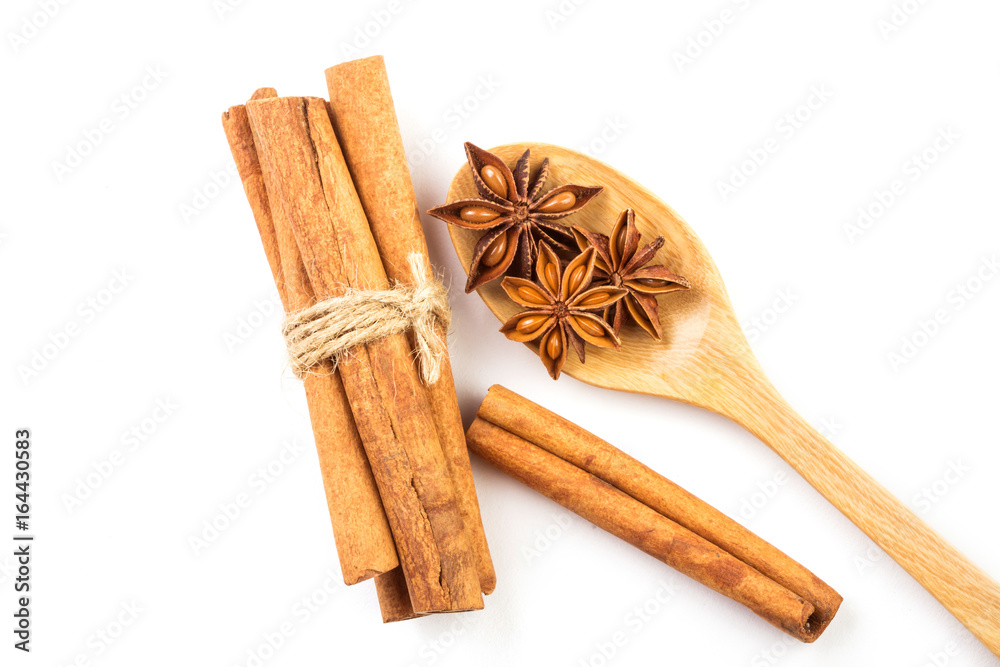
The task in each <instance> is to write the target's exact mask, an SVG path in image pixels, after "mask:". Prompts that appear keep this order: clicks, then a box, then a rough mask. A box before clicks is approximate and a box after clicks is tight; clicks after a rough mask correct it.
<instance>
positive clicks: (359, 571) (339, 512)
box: [222, 89, 399, 585]
mask: <svg viewBox="0 0 1000 667" xmlns="http://www.w3.org/2000/svg"><path fill="white" fill-rule="evenodd" d="M275 96H276V92H275V91H274V89H261V90H259V91H257V92H256V93H254V96H253V98H251V99H265V98H268V97H275ZM222 124H223V127H224V129H225V131H226V137H227V139H228V140H229V147H230V149H231V151H232V153H233V159H234V160H235V161H236V168H237V171H238V172H239V174H240V178H241V180H242V181H243V188H244V190H245V191H246V195H247V199H248V200H249V202H250V208H251V209H252V211H253V216H254V220H255V221H256V223H257V228H258V230H259V232H260V238H261V242H262V243H263V246H264V252H265V254H266V255H267V261H268V264H269V265H270V267H271V273H272V274H273V276H274V284H275V287H277V289H278V294H279V296H280V298H281V302H282V304H283V306H284V309H285V312H286V313H287V312H293V311H295V310H298V309H300V308H304V307H306V306H308V305H310V304H312V302H313V297H312V289H311V288H310V286H309V281H308V278H307V277H306V275H305V267H303V266H302V259H301V258H300V256H299V252H298V248H297V247H296V246H294V245H292V246H291V247H288V244H287V243H286V244H285V245H286V247H285V255H286V256H284V257H283V256H282V254H281V253H280V252H279V243H278V237H277V234H276V233H275V226H274V221H273V219H272V210H271V206H270V204H269V202H268V198H267V192H266V189H265V185H264V176H263V174H262V172H261V165H260V162H259V161H258V159H257V152H256V149H255V148H254V143H253V136H252V133H251V129H250V122H249V119H248V118H247V113H246V109H245V107H243V106H242V105H241V106H234V107H232V108H230V109H229V111H227V112H226V113H224V114H223V116H222ZM273 214H274V215H279V216H280V215H284V214H283V212H282V211H280V210H277V211H275V212H274V213H273ZM283 260H284V264H285V265H287V266H288V267H289V270H288V272H287V273H286V271H285V270H284V269H283ZM316 370H317V372H316V373H315V374H309V375H307V376H305V377H304V378H303V382H304V384H305V392H306V402H307V403H308V406H309V417H310V420H311V421H312V427H313V438H314V440H315V442H316V450H317V453H318V454H319V464H320V472H321V474H322V476H323V487H324V490H325V492H326V501H327V507H328V508H329V510H330V520H331V523H332V524H333V535H334V541H335V542H336V545H337V557H338V559H339V560H340V570H341V574H342V575H343V577H344V583H346V584H348V585H352V584H356V583H358V582H360V581H364V580H366V579H369V578H371V577H373V576H376V575H380V574H382V573H383V572H388V571H390V570H392V569H393V568H397V569H398V566H399V560H398V558H397V557H396V545H395V543H394V542H393V539H392V533H391V532H390V530H389V523H388V521H387V520H386V516H385V510H384V509H383V508H382V500H381V499H380V498H379V493H378V489H377V487H376V486H375V479H374V477H373V476H372V471H371V467H370V466H369V465H368V458H367V456H366V454H365V451H364V448H363V447H362V444H361V438H360V437H359V436H358V432H357V429H356V428H355V425H354V418H353V416H352V415H351V410H350V406H349V405H348V402H347V395H346V394H345V393H344V387H343V384H342V383H341V379H340V375H339V374H338V373H335V372H333V368H332V366H331V365H330V364H329V363H328V362H325V363H324V364H321V366H320V367H319V368H317V369H316Z"/></svg>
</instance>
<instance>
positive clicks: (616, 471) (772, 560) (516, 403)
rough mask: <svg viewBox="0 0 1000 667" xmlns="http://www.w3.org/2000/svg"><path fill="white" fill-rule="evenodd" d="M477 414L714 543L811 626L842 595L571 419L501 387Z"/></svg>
mask: <svg viewBox="0 0 1000 667" xmlns="http://www.w3.org/2000/svg"><path fill="white" fill-rule="evenodd" d="M478 414H479V416H480V417H481V418H483V419H485V420H486V421H489V422H491V423H493V424H496V425H498V426H500V427H501V428H503V429H505V430H507V431H510V432H511V433H514V434H516V435H518V436H519V437H521V438H523V439H524V440H527V441H529V442H531V443H534V444H535V445H537V446H539V447H541V448H543V449H545V450H546V451H548V452H550V453H551V454H554V455H556V456H558V457H559V458H561V459H563V460H565V461H567V462H569V463H572V464H573V465H575V466H577V467H579V468H582V469H583V470H586V471H587V472H589V473H590V474H592V475H594V476H595V477H598V478H600V479H602V480H604V481H605V482H607V483H608V484H611V485H612V486H615V487H617V488H618V489H620V490H621V491H623V492H625V493H627V494H629V495H630V496H632V497H633V498H635V499H636V500H638V501H639V502H641V503H643V504H645V505H647V506H648V507H650V508H652V509H654V510H656V511H657V512H659V513H660V514H662V515H663V516H665V517H667V518H669V519H671V520H673V521H675V522H677V523H678V524H680V525H682V526H684V527H685V528H687V529H688V530H690V531H691V532H693V533H695V534H697V535H699V536H701V537H703V538H704V539H706V540H708V541H709V542H711V543H713V544H715V545H716V546H718V547H719V548H720V549H723V550H725V551H727V552H729V553H730V554H732V555H733V556H735V557H736V558H739V559H740V560H742V561H743V562H744V563H746V564H748V565H750V566H751V567H753V568H754V569H756V570H758V571H759V572H761V573H762V574H764V575H766V576H768V577H770V578H771V579H773V580H774V581H776V582H778V583H779V584H781V585H782V586H784V587H785V588H787V589H788V590H790V591H792V592H794V593H796V594H797V595H799V596H801V597H803V598H804V599H806V600H808V601H809V602H810V603H812V605H813V606H814V607H815V608H816V611H815V614H814V617H813V624H814V625H817V626H819V629H818V630H817V631H816V635H817V636H818V635H819V633H820V632H822V628H824V627H826V625H827V624H828V623H829V622H830V621H831V620H832V619H833V616H834V615H835V614H836V613H837V609H838V608H839V607H840V603H841V602H842V601H843V598H842V597H841V596H840V594H838V593H837V592H836V591H835V590H833V588H831V587H830V586H829V585H827V584H826V583H825V582H823V581H822V580H821V579H820V578H819V577H817V576H816V575H814V574H813V573H812V572H810V571H809V570H807V569H806V568H804V567H803V566H802V565H800V564H799V563H798V562H796V561H794V560H792V559H791V558H789V557H788V556H787V555H785V554H784V553H783V552H781V551H780V550H779V549H777V548H776V547H774V546H773V545H771V544H769V543H768V542H766V541H765V540H763V539H761V538H760V537H758V536H757V535H756V534H754V533H752V532H750V531H749V530H747V529H746V528H744V527H743V526H741V525H740V524H739V523H737V522H736V521H734V520H732V519H730V518H729V517H728V516H726V515H725V514H723V513H722V512H720V511H719V510H717V509H715V508H714V507H712V506H711V505H709V504H708V503H706V502H704V501H702V500H700V499H699V498H697V497H696V496H694V495H692V494H691V493H689V492H687V491H685V490H684V489H682V488H681V487H679V486H677V485H676V484H674V483H673V482H671V481H670V480H669V479H667V478H666V477H663V476H662V475H660V474H659V473H657V472H656V471H654V470H652V469H651V468H649V467H647V466H645V465H643V464H642V463H640V462H639V461H637V460H636V459H634V458H632V457H631V456H629V455H628V454H626V453H625V452H623V451H621V450H619V449H617V448H615V447H613V446H612V445H610V444H608V443H607V442H605V441H604V440H601V439H600V438H598V437H597V436H595V435H594V434H592V433H590V432H588V431H586V430H585V429H583V428H581V427H579V426H577V425H576V424H574V423H573V422H571V421H569V420H567V419H564V418H563V417H560V416H559V415H557V414H555V413H554V412H552V411H550V410H546V409H545V408H543V407H542V406H540V405H537V404H535V403H533V402H531V401H529V400H528V399H526V398H524V397H522V396H519V395H518V394H515V393H514V392H512V391H511V390H509V389H507V388H505V387H502V386H500V385H493V386H492V387H490V389H489V392H488V393H487V395H486V398H485V399H484V400H483V403H482V405H481V406H480V407H479V412H478Z"/></svg>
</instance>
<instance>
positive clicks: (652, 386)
mask: <svg viewBox="0 0 1000 667" xmlns="http://www.w3.org/2000/svg"><path fill="white" fill-rule="evenodd" d="M526 148H530V149H531V168H532V173H534V169H535V168H536V167H537V166H538V164H539V163H540V162H541V160H542V159H543V158H546V157H547V158H549V176H548V180H547V182H546V185H545V189H546V190H548V189H550V188H552V187H555V186H558V185H564V184H567V183H576V184H579V185H603V186H604V192H603V193H601V195H600V196H598V197H597V198H595V199H594V200H593V201H592V202H591V203H589V204H588V205H587V206H586V207H584V208H583V209H582V210H581V211H579V212H578V213H575V214H573V216H572V217H571V218H568V219H567V220H565V221H569V222H571V224H574V225H580V226H582V227H585V228H587V229H591V230H594V231H600V232H603V233H605V234H607V233H609V232H610V230H611V227H612V225H613V224H614V221H615V220H616V219H617V217H618V214H619V213H620V212H621V211H622V210H623V209H625V208H632V209H635V211H636V217H637V223H638V225H639V229H640V231H641V232H642V233H643V235H644V238H646V239H652V238H654V237H655V236H657V235H662V236H663V237H664V238H665V239H666V244H665V245H664V249H663V250H661V251H660V253H659V255H658V261H657V262H656V263H662V264H665V265H666V266H667V268H668V269H670V270H671V271H674V272H675V273H679V274H680V275H682V276H684V277H686V278H687V279H688V280H690V281H691V284H692V287H691V289H690V290H686V291H679V292H672V293H669V294H666V295H663V296H662V297H660V299H659V301H660V304H661V305H660V309H659V310H660V322H661V324H662V327H663V339H662V340H661V341H654V340H653V339H652V338H650V337H649V336H648V335H646V334H645V333H644V332H642V331H640V330H639V329H638V328H637V327H626V329H623V330H622V336H621V338H622V349H621V351H618V352H616V351H614V350H605V349H600V348H595V347H592V346H588V349H587V362H586V364H581V363H579V361H578V360H577V359H576V357H575V355H573V354H570V355H569V358H568V359H567V361H566V365H565V367H564V368H563V372H564V373H567V374H569V375H571V376H573V377H575V378H576V379H578V380H582V381H583V382H587V383H589V384H592V385H595V386H598V387H606V388H608V389H621V390H624V391H630V392H636V393H640V394H651V395H655V396H663V397H664V398H671V399H674V400H677V401H683V402H684V403H690V404H692V405H697V406H700V407H702V408H706V409H708V410H711V411H713V412H717V413H719V414H721V415H723V416H725V417H728V418H730V419H732V420H733V421H735V422H736V423H738V424H740V425H742V426H743V427H744V428H746V429H747V430H748V431H750V432H751V433H753V434H754V435H756V436H757V437H758V438H760V439H761V440H762V441H763V442H764V443H765V444H767V445H768V446H769V447H771V449H773V450H774V451H775V452H777V454H778V455H779V456H781V458H783V459H784V460H785V461H786V462H788V464H789V465H790V466H792V468H794V469H795V470H796V471H798V473H799V474H800V475H802V477H804V478H805V480H806V481H807V482H809V483H810V484H811V485H812V486H813V487H814V488H815V489H816V490H817V491H819V492H820V493H821V494H823V496H824V497H825V498H826V499H827V500H829V501H830V502H831V503H833V505H834V506H835V507H836V508H837V509H839V510H840V511H841V512H843V513H844V515H845V516H846V517H847V518H849V519H850V520H851V521H853V522H854V524H855V525H856V526H858V528H860V529H861V530H862V531H864V532H865V534H866V535H868V537H870V538H871V539H872V540H874V541H875V543H876V544H878V545H879V546H880V547H881V548H882V549H883V550H885V552H886V553H887V554H889V555H890V556H891V557H892V558H893V559H894V560H895V561H896V562H897V563H899V564H900V566H902V567H903V569H905V570H906V571H907V572H909V573H910V574H911V575H912V576H913V578H914V579H916V580H917V582H918V583H919V584H920V585H921V586H923V587H924V588H925V589H927V590H928V591H929V592H930V593H931V594H932V595H933V596H934V597H935V598H937V600H938V601H939V602H940V603H941V604H943V605H944V606H945V608H947V609H948V611H950V612H951V613H952V614H953V615H954V616H955V618H957V619H958V620H959V621H960V622H961V623H962V624H963V625H965V627H967V628H968V629H969V630H970V631H971V632H972V634H974V635H975V636H976V637H977V638H979V640H980V641H982V642H983V644H985V645H986V646H987V648H989V650H990V651H992V652H993V654H994V655H997V656H998V657H1000V586H998V585H997V583H996V582H995V581H994V580H993V579H992V578H990V576H989V575H987V574H986V573H985V572H984V571H983V570H981V569H979V568H978V567H977V566H976V565H975V564H973V563H972V562H970V561H969V560H968V559H966V558H965V556H963V555H962V554H961V553H960V552H959V551H958V550H956V549H955V548H954V547H953V546H951V545H950V544H948V542H946V541H945V540H944V539H942V538H941V537H940V536H939V535H938V534H937V533H936V532H934V530H932V529H931V528H930V527H929V526H927V525H926V524H925V523H924V522H923V521H921V520H920V519H919V518H917V516H916V515H915V514H914V513H913V512H912V511H910V510H909V509H908V508H907V507H906V506H904V505H903V504H902V503H901V502H900V501H899V500H897V499H896V498H895V497H893V496H892V494H890V493H889V492H888V491H886V490H885V489H884V488H883V487H882V486H881V485H879V484H878V482H876V481H875V480H874V479H872V478H871V477H870V476H869V475H868V474H867V473H866V472H865V471H864V470H862V469H861V468H860V467H858V465H857V464H855V463H854V462H853V461H851V460H850V459H849V458H847V456H845V455H844V454H843V452H841V451H840V450H838V449H837V448H836V447H834V446H833V445H832V444H831V443H830V442H829V441H828V440H826V439H825V438H824V437H823V436H822V435H820V434H819V432H818V431H816V429H814V428H813V427H812V426H810V425H809V424H808V423H807V422H806V421H805V420H804V419H802V417H800V416H799V415H798V414H797V413H796V412H795V411H794V410H793V409H792V408H791V407H790V406H789V405H788V403H787V402H785V400H784V399H783V398H782V397H781V396H780V395H779V394H778V392H777V390H775V388H774V387H773V386H772V385H771V383H770V382H769V381H768V379H767V377H766V376H765V375H764V372H763V370H762V369H761V367H760V365H759V363H758V361H757V359H756V357H754V355H753V352H752V351H751V350H750V346H749V344H748V343H747V340H746V338H745V337H744V335H743V331H742V329H741V328H740V324H739V322H738V321H737V319H736V315H735V314H734V312H733V308H732V305H730V303H729V296H728V294H727V293H726V288H725V285H723V283H722V279H721V278H720V276H719V272H718V269H716V267H715V264H714V263H713V262H712V258H711V257H709V255H708V252H707V251H706V250H705V247H704V246H703V245H702V243H701V241H700V240H699V239H698V237H697V236H695V234H694V232H693V231H691V228H690V227H688V225H687V224H686V223H685V222H684V221H683V220H682V219H681V217H680V216H679V215H677V213H675V212H674V210H673V209H671V208H670V207H669V206H667V205H666V204H665V203H663V202H662V201H661V200H660V199H658V198H657V197H656V196H655V195H653V193H651V192H650V191H649V190H647V189H646V188H644V187H642V186H641V185H639V184H638V183H636V182H635V181H633V180H632V179H630V178H628V177H627V176H625V175H624V174H622V173H620V172H619V171H617V170H615V169H612V168H611V167H609V166H607V165H605V164H603V163H601V162H598V161H597V160H594V159H593V158H590V157H588V156H586V155H583V154H581V153H577V152H575V151H571V150H567V149H565V148H560V147H559V146H553V145H550V144H538V143H528V144H516V145H514V144H511V145H506V146H500V147H498V148H494V149H491V152H492V153H495V154H497V155H498V156H500V157H501V158H502V159H503V160H504V161H505V162H507V164H513V163H514V161H515V160H516V159H517V158H518V157H519V156H520V155H521V153H523V152H524V150H525V149H526ZM469 197H478V194H477V193H476V189H475V186H474V185H473V182H472V175H471V170H470V169H469V168H468V167H463V168H462V169H461V170H460V171H459V172H458V174H457V175H456V176H455V179H454V180H453V181H452V183H451V188H450V189H449V191H448V201H449V202H452V201H455V200H457V199H464V198H469ZM565 221H564V222H565ZM448 229H449V233H450V234H451V239H452V243H454V245H455V249H456V250H457V251H458V256H459V258H460V259H461V261H462V265H463V266H465V267H468V266H469V264H470V261H471V258H472V251H473V247H474V246H475V242H476V240H477V239H478V237H479V236H480V233H479V232H476V231H470V230H466V229H461V228H458V227H455V226H453V225H449V227H448ZM479 295H480V296H481V297H482V298H483V301H485V302H486V305H487V306H488V307H489V309H490V310H492V311H493V314H494V315H496V316H497V317H498V318H499V319H500V320H501V321H502V322H503V321H506V320H507V319H508V318H509V317H510V316H511V315H513V314H514V313H516V312H518V311H519V310H521V307H520V306H518V305H517V304H515V303H513V302H512V301H511V300H510V299H509V298H508V297H507V295H506V294H505V293H504V292H503V290H502V289H501V288H500V281H499V280H495V281H493V282H491V283H488V284H487V285H485V286H483V287H481V288H480V289H479ZM536 351H537V350H536Z"/></svg>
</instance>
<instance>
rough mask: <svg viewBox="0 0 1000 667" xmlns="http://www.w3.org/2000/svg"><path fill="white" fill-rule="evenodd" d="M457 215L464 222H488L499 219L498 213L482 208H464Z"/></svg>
mask: <svg viewBox="0 0 1000 667" xmlns="http://www.w3.org/2000/svg"><path fill="white" fill-rule="evenodd" d="M458 215H459V217H460V218H462V220H465V221H466V222H489V221H490V220H496V219H497V218H499V217H500V214H499V213H497V212H496V211H494V210H493V209H490V208H486V207H484V206H466V207H465V208H463V209H462V210H461V211H459V213H458Z"/></svg>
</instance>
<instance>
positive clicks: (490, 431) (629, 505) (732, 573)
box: [466, 417, 818, 642]
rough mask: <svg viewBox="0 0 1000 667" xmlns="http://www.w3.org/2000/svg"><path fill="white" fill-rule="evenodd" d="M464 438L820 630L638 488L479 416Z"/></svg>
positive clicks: (655, 547) (746, 597)
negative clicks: (642, 498)
mask: <svg viewBox="0 0 1000 667" xmlns="http://www.w3.org/2000/svg"><path fill="white" fill-rule="evenodd" d="M466 438H467V440H468V443H469V449H471V450H472V451H473V452H475V453H476V454H478V455H479V456H481V457H483V458H484V459H485V460H486V461H488V462H489V463H491V464H493V465H494V466H496V467H497V468H499V469H500V470H502V471H503V472H505V473H507V474H508V475H510V476H511V477H513V478H514V479H517V480H518V481H520V482H522V483H524V484H526V485H528V486H530V487H531V488H533V489H535V490H536V491H538V492H539V493H542V494H543V495H545V496H547V497H548V498H551V499H552V500H554V501H555V502H557V503H559V504H560V505H562V506H563V507H566V508H567V509H569V510H571V511H572V512H575V513H576V514H579V515H580V516H582V517H583V518H585V519H587V520H588V521H590V522H591V523H593V524H595V525H596V526H598V527H600V528H603V529H604V530H606V531H608V532H609V533H611V534H612V535H615V536H616V537H619V538H621V539H623V540H625V541H626V542H628V543H629V544H631V545H633V546H635V547H637V548H639V549H640V550H642V551H644V552H645V553H647V554H649V555H650V556H653V557H654V558H656V559H658V560H660V561H662V562H664V563H666V564H667V565H669V566H671V567H672V568H674V569H676V570H677V571H679V572H681V573H683V574H686V575H687V576H689V577H691V578H692V579H694V580H695V581H698V582H700V583H702V584H704V585H706V586H708V587H709V588H711V589H712V590H715V591H717V592H719V593H722V594H723V595H725V596H726V597H728V598H730V599H732V600H735V601H736V602H739V603H740V604H742V605H744V606H746V607H747V608H748V609H750V610H751V611H752V612H754V613H755V614H757V615H758V616H760V617H761V618H763V619H764V620H766V621H768V622H769V623H771V624H772V625H774V626H776V627H778V628H781V629H782V630H784V631H785V632H787V633H788V634H790V635H792V636H794V637H796V638H797V639H800V640H801V641H804V642H811V641H814V640H815V639H816V637H817V636H818V635H817V634H816V630H815V626H814V624H813V623H812V620H811V617H812V614H813V611H814V608H813V606H812V604H810V603H809V602H807V601H805V600H803V599H802V598H801V597H799V596H798V595H796V594H795V593H793V592H791V591H789V590H788V589H787V588H785V587H784V586H782V585H780V584H778V583H777V582H775V581H773V580H771V579H769V578H768V577H766V576H764V575H763V574H761V573H760V572H758V571H757V570H755V569H753V568H752V567H750V566H749V565H747V564H746V563H744V562H743V561H741V560H739V559H737V558H736V557H734V556H732V555H730V554H729V553H727V552H725V551H723V550H721V549H719V548H718V547H717V546H715V545H714V544H712V543H711V542H709V541H707V540H705V539H703V538H701V537H699V536H698V535H695V534H694V533H692V532H691V531H689V530H688V529H687V528H684V527H683V526H681V525H679V524H677V523H675V522H674V521H671V520H670V519H668V518H666V517H665V516H663V515H662V514H660V513H659V512H657V511H656V510H653V509H651V508H649V507H647V506H646V505H644V504H642V503H641V502H639V501H638V500H636V499H635V498H633V497H632V496H630V495H628V494H626V493H624V492H622V491H619V490H618V489H616V488H615V487H613V486H611V485H610V484H608V483H607V482H604V481H602V480H600V479H598V478H597V477H595V476H593V475H591V474H590V473H588V472H586V471H584V470H582V469H580V468H578V467H576V466H575V465H573V464H572V463H569V462H567V461H564V460H563V459H561V458H559V457H558V456H555V455H554V454H550V453H549V452H547V451H545V450H544V449H542V448H541V447H537V446H535V445H534V444H532V443H530V442H528V441H527V440H524V439H523V438H520V437H518V436H516V435H514V434H513V433H510V432H509V431H506V430H504V429H502V428H500V427H499V426H496V425H494V424H491V423H490V422H488V421H486V420H484V419H482V418H480V417H477V418H476V419H475V421H473V422H472V426H470V427H469V431H468V433H467V434H466Z"/></svg>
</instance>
